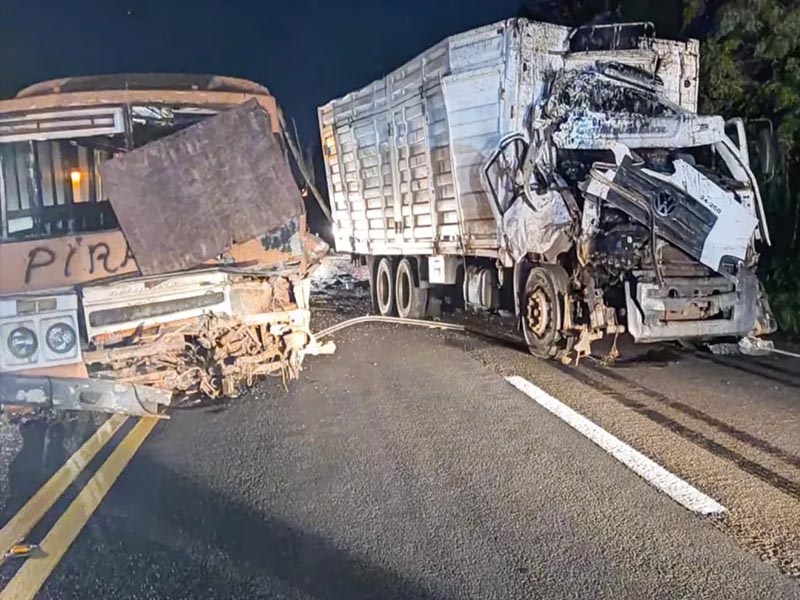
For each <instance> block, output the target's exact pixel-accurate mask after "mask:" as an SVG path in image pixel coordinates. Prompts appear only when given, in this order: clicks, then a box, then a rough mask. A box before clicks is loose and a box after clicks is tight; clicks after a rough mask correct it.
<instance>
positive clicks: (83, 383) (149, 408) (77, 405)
mask: <svg viewBox="0 0 800 600" xmlns="http://www.w3.org/2000/svg"><path fill="white" fill-rule="evenodd" d="M171 399H172V392H170V391H166V390H159V389H156V388H151V387H146V386H141V385H131V384H127V383H116V382H113V381H106V380H104V379H89V378H67V377H44V376H31V375H18V374H15V373H0V405H3V406H19V407H30V408H44V409H57V410H81V411H92V412H106V413H120V414H125V415H134V416H151V417H152V416H157V415H158V409H159V405H160V406H168V405H169V404H170V402H171Z"/></svg>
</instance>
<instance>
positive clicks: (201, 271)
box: [0, 74, 325, 414]
mask: <svg viewBox="0 0 800 600" xmlns="http://www.w3.org/2000/svg"><path fill="white" fill-rule="evenodd" d="M281 122H282V119H281V115H280V109H279V107H278V105H277V103H276V101H275V98H274V97H273V96H272V95H270V93H269V92H268V91H267V89H266V88H264V87H262V86H260V85H257V84H255V83H251V82H249V81H244V80H240V79H234V78H229V77H216V76H195V75H162V74H147V75H115V76H95V77H74V78H67V79H61V80H56V81H48V82H45V83H40V84H37V85H33V86H31V87H28V88H26V89H24V90H22V91H21V92H19V93H18V94H17V96H16V97H15V98H12V99H8V100H3V101H0V404H2V406H3V407H4V408H5V409H9V408H10V407H14V406H17V407H24V408H31V407H33V408H39V407H48V408H49V407H53V408H61V409H73V410H98V411H111V412H123V413H128V414H156V413H157V412H158V411H159V407H160V406H162V405H169V404H170V403H172V402H174V401H175V400H176V399H181V400H187V399H188V400H195V399H198V398H207V397H212V398H215V397H218V396H222V395H234V394H235V393H236V391H237V390H238V388H239V387H240V386H243V385H246V384H249V383H252V380H253V378H255V377H257V376H259V375H264V374H273V375H280V376H282V377H284V379H289V378H294V377H296V376H297V374H298V371H299V369H300V366H301V363H302V358H303V355H304V354H305V353H306V352H310V351H314V349H315V348H316V345H315V344H314V343H313V338H312V336H311V335H310V332H309V318H310V315H309V310H308V295H309V282H308V280H307V278H306V276H307V274H308V272H309V269H310V268H311V267H312V266H313V264H314V263H315V261H316V260H317V258H318V256H319V254H320V253H321V252H324V249H325V248H324V243H323V242H320V241H319V240H317V239H316V238H315V237H314V236H312V235H311V234H309V233H308V232H307V231H306V224H305V213H304V207H303V202H302V199H301V196H300V192H299V189H298V187H297V185H296V184H295V182H294V179H293V176H292V173H291V170H290V166H289V163H288V157H287V154H286V150H285V147H284V143H283V141H284V140H283V138H282V135H281V133H282V132H281Z"/></svg>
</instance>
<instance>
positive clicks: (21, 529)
mask: <svg viewBox="0 0 800 600" xmlns="http://www.w3.org/2000/svg"><path fill="white" fill-rule="evenodd" d="M127 419H128V417H125V416H122V415H112V416H111V417H110V418H109V419H108V420H107V421H106V422H105V423H103V425H102V426H101V427H100V428H98V430H97V431H96V432H95V433H94V435H93V436H92V437H91V438H89V439H88V440H87V441H86V443H84V444H83V446H81V447H80V448H79V449H78V450H77V451H76V452H75V454H73V455H72V456H71V457H70V459H69V460H68V461H67V462H66V463H65V464H64V465H63V466H62V467H61V468H60V469H59V470H58V471H57V472H56V473H55V475H53V476H52V477H51V478H50V480H49V481H48V482H47V483H45V484H44V485H43V486H42V487H41V489H39V491H38V492H36V494H34V495H33V497H32V498H31V499H30V500H28V502H27V503H26V504H25V506H23V507H22V508H21V509H20V510H19V512H18V513H17V514H16V515H14V517H13V518H12V519H11V520H10V521H9V522H8V523H7V524H6V525H5V526H4V527H3V528H2V529H0V557H2V556H3V555H4V554H5V553H6V552H7V551H8V550H9V549H10V548H11V547H12V546H13V545H15V544H18V543H19V542H20V541H22V540H24V539H25V537H26V536H27V535H28V534H29V533H30V532H31V530H32V529H33V528H34V527H35V526H36V524H37V523H38V522H39V521H40V520H41V519H42V517H44V515H45V514H47V511H49V510H50V509H51V508H52V507H53V505H54V504H55V502H56V500H58V499H59V498H60V497H61V495H62V494H63V493H64V491H65V490H66V489H67V488H68V487H69V486H70V485H71V484H72V482H73V481H75V479H76V478H77V477H78V475H79V474H80V473H81V472H82V471H83V470H84V469H85V468H86V466H87V465H88V464H89V463H90V462H91V461H92V459H93V458H94V457H95V456H96V455H97V453H98V452H99V451H100V450H101V449H102V448H103V446H105V445H106V444H107V443H108V441H109V440H110V439H111V438H112V437H113V436H114V434H115V433H116V432H117V431H119V429H120V427H122V425H123V424H124V423H125V421H126V420H127ZM158 421H159V419H156V418H150V417H145V418H142V419H140V420H139V422H138V423H136V425H135V426H134V427H133V429H132V430H131V431H130V432H129V433H128V435H127V436H125V439H123V440H122V442H120V444H119V445H118V446H117V447H116V448H115V449H114V451H113V452H112V453H111V455H110V456H109V457H108V459H107V460H106V461H105V462H104V463H103V465H102V466H101V467H100V468H99V469H98V470H97V472H96V473H95V474H94V476H93V477H92V478H91V480H90V481H89V483H87V484H86V487H84V488H83V489H82V490H81V491H80V493H79V494H78V496H77V497H76V498H75V500H73V501H72V503H71V504H70V505H69V507H68V508H67V510H66V511H65V512H64V514H62V515H61V517H60V518H59V519H58V521H57V522H56V524H55V525H54V526H53V528H52V529H51V530H50V532H49V533H48V534H47V535H46V536H45V538H44V539H43V540H42V541H41V542H40V543H39V551H38V552H37V554H36V556H35V557H31V558H28V559H27V560H26V562H25V563H24V564H23V565H22V567H21V568H20V569H19V571H17V573H16V574H15V575H14V577H13V578H12V579H11V581H10V582H9V583H8V585H7V586H6V587H5V588H4V589H3V590H2V591H0V600H12V599H13V600H28V599H31V598H33V597H34V596H35V595H36V593H37V592H38V591H39V590H40V589H41V587H42V585H44V582H45V581H46V580H47V578H48V577H49V576H50V573H52V572H53V569H54V568H55V567H56V565H57V564H58V563H59V561H60V560H61V558H62V557H63V556H64V554H65V553H66V552H67V550H68V549H69V547H70V545H71V544H72V542H74V541H75V538H77V537H78V534H79V533H80V532H81V530H82V529H83V527H84V525H86V523H87V521H88V520H89V517H91V516H92V513H94V511H95V510H96V509H97V507H98V506H99V505H100V503H101V502H102V501H103V498H104V497H105V495H106V494H107V493H108V490H110V489H111V486H112V485H113V484H114V482H115V481H116V480H117V477H119V475H120V474H121V473H122V471H124V470H125V467H126V466H127V465H128V463H129V462H130V460H131V459H132V458H133V455H134V454H136V451H137V450H138V449H139V447H140V446H141V445H142V443H144V441H145V440H146V439H147V436H148V435H150V432H151V431H153V428H154V427H155V426H156V423H158Z"/></svg>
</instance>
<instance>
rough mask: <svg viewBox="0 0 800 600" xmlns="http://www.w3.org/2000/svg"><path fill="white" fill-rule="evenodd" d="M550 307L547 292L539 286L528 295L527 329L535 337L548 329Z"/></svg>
mask: <svg viewBox="0 0 800 600" xmlns="http://www.w3.org/2000/svg"><path fill="white" fill-rule="evenodd" d="M551 314H552V307H551V305H550V298H548V296H547V293H546V292H545V291H544V290H543V289H542V288H540V287H537V288H535V289H534V290H533V291H532V292H531V293H530V295H529V296H528V310H527V315H526V316H527V321H528V329H529V330H530V332H531V333H532V334H533V335H535V336H536V337H537V338H542V337H544V336H545V335H546V334H547V332H548V330H549V329H550V322H551V318H550V316H551Z"/></svg>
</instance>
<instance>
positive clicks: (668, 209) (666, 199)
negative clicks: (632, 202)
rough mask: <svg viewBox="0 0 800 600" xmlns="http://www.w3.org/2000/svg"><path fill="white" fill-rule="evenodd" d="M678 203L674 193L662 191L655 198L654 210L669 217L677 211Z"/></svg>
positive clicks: (659, 214)
mask: <svg viewBox="0 0 800 600" xmlns="http://www.w3.org/2000/svg"><path fill="white" fill-rule="evenodd" d="M677 204H678V202H677V200H675V198H674V197H673V195H672V194H670V193H669V192H667V191H661V192H659V193H658V196H656V197H655V199H654V200H653V210H654V211H655V213H656V214H657V215H658V216H659V217H668V216H670V215H671V214H672V213H673V212H675V207H676V206H677Z"/></svg>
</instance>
